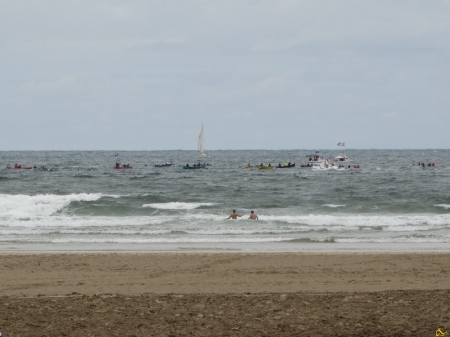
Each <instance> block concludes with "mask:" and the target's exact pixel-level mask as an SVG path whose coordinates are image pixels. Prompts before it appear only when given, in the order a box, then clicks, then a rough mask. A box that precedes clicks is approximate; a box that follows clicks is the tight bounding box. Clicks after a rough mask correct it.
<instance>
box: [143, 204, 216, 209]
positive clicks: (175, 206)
mask: <svg viewBox="0 0 450 337" xmlns="http://www.w3.org/2000/svg"><path fill="white" fill-rule="evenodd" d="M212 205H214V204H213V203H210V202H167V203H154V204H144V205H142V207H151V208H156V209H175V210H190V209H196V208H199V207H201V206H212Z"/></svg>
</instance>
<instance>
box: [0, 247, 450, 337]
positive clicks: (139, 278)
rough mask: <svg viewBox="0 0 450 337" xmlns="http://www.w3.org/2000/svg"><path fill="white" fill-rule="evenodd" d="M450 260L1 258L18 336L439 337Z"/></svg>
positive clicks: (6, 302)
mask: <svg viewBox="0 0 450 337" xmlns="http://www.w3.org/2000/svg"><path fill="white" fill-rule="evenodd" d="M449 266H450V254H445V253H444V254H441V253H259V254H244V253H218V254H216V253H157V254H156V253H155V254H153V253H152V254H148V253H121V254H115V253H96V254H88V253H72V254H54V253H52V254H28V253H22V254H9V253H3V254H1V255H0V331H1V332H2V333H3V335H4V336H5V337H9V336H41V335H42V336H187V335H192V336H215V335H222V336H258V335H261V336H262V335H267V336H300V335H301V336H317V335H333V336H362V335H366V336H406V335H408V336H435V334H436V330H437V329H438V328H441V330H442V331H443V332H445V331H447V330H450V302H449V299H450V281H449V276H450V275H449V274H450V268H449Z"/></svg>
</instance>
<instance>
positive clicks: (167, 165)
mask: <svg viewBox="0 0 450 337" xmlns="http://www.w3.org/2000/svg"><path fill="white" fill-rule="evenodd" d="M172 165H173V164H172V163H170V164H169V163H166V164H155V165H154V166H155V167H170V166H172Z"/></svg>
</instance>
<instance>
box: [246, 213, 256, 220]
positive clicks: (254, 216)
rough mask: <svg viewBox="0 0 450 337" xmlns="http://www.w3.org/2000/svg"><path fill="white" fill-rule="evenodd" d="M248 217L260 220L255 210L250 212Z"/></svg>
mask: <svg viewBox="0 0 450 337" xmlns="http://www.w3.org/2000/svg"><path fill="white" fill-rule="evenodd" d="M248 218H249V219H252V220H258V216H257V215H256V214H255V212H254V211H251V212H250V216H249V217H248Z"/></svg>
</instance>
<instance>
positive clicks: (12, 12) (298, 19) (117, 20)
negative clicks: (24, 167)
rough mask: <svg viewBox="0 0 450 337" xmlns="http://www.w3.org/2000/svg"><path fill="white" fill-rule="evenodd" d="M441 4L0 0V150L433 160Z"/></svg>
mask: <svg viewBox="0 0 450 337" xmlns="http://www.w3.org/2000/svg"><path fill="white" fill-rule="evenodd" d="M449 18H450V2H449V1H446V0H445V1H444V0H434V1H422V0H421V1H416V0H386V1H371V0H368V1H360V0H353V1H346V0H340V1H336V0H329V1H322V0H301V1H298V0H292V1H291V0H277V1H273V0H272V1H268V0H267V1H266V0H261V1H257V0H215V1H210V0H208V1H206V0H204V1H202V0H171V1H167V0H164V1H163V0H161V1H152V0H142V1H141V0H128V1H115V0H108V1H106V0H77V1H73V0H64V1H54V0H51V1H47V0H42V1H35V0H22V1H17V0H0V150H2V151H9V150H111V151H117V150H177V149H182V150H196V149H197V139H198V135H199V133H200V129H201V127H202V125H203V126H204V130H205V131H204V133H205V143H204V147H205V150H206V151H208V150H219V149H223V150H225V149H271V150H277V149H335V148H336V145H337V143H338V142H345V144H346V148H347V149H352V148H354V149H372V148H376V149H426V148H433V149H444V148H449V146H450V131H449V130H448V129H449V127H450V112H449V109H450V20H449Z"/></svg>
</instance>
